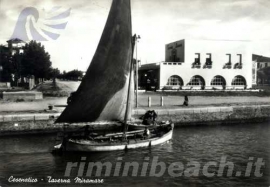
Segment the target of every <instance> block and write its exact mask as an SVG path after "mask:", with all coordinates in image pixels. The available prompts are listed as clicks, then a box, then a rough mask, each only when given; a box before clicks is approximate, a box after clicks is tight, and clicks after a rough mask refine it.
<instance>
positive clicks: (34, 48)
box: [21, 40, 52, 80]
mask: <svg viewBox="0 0 270 187" xmlns="http://www.w3.org/2000/svg"><path fill="white" fill-rule="evenodd" d="M23 50H24V53H23V54H21V56H22V57H21V68H22V69H21V73H22V76H25V77H28V76H31V75H34V76H35V78H36V80H37V79H39V78H41V79H42V80H43V79H44V78H47V77H48V76H49V74H50V71H51V65H52V63H51V61H50V55H49V53H47V52H46V51H45V48H44V46H43V45H41V43H38V42H36V41H33V40H32V41H30V42H29V43H28V44H26V45H25V46H24V48H23Z"/></svg>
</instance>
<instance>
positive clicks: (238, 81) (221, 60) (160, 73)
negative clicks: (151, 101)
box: [139, 40, 256, 89]
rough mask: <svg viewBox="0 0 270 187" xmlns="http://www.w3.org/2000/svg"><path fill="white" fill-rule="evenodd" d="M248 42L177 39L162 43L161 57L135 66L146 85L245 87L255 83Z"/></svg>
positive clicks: (202, 87) (149, 86) (185, 87)
mask: <svg viewBox="0 0 270 187" xmlns="http://www.w3.org/2000/svg"><path fill="white" fill-rule="evenodd" d="M254 63H255V62H254V61H253V60H252V51H251V42H249V41H220V40H180V41H176V42H173V43H169V44H167V45H165V61H164V62H159V63H152V64H145V65H142V66H141V67H140V68H139V87H142V88H146V89H246V88H251V87H252V84H254V83H256V80H253V79H256V75H255V74H254V73H256V70H255V71H253V67H256V64H255V65H254Z"/></svg>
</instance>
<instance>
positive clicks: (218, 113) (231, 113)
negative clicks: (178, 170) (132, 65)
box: [0, 105, 270, 136]
mask: <svg viewBox="0 0 270 187" xmlns="http://www.w3.org/2000/svg"><path fill="white" fill-rule="evenodd" d="M147 110H153V108H152V109H151V108H144V109H135V110H134V111H133V116H134V118H135V119H138V118H139V117H141V116H142V115H143V114H144V113H145V112H146V111H147ZM154 110H155V111H156V113H157V114H158V118H157V121H166V120H172V121H173V122H174V123H175V127H181V126H193V125H217V124H238V123H256V122H263V121H270V105H248V106H228V107H194V108H174V109H168V108H166V109H165V108H159V109H154ZM58 116H59V113H55V114H24V115H22V114H21V115H0V136H1V135H10V134H28V133H50V132H58V131H62V130H63V129H64V128H66V129H68V130H72V129H76V128H78V127H83V126H84V125H86V124H84V123H81V124H77V125H68V126H65V127H64V125H65V124H54V121H55V119H56V118H57V117H58ZM136 121H137V120H136ZM118 126H119V125H118ZM115 127H116V125H106V126H105V125H96V126H93V130H103V129H104V128H115Z"/></svg>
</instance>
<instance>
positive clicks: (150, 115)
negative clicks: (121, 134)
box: [142, 110, 157, 125]
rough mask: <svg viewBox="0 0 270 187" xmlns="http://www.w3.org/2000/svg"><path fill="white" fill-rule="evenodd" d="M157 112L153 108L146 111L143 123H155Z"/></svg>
mask: <svg viewBox="0 0 270 187" xmlns="http://www.w3.org/2000/svg"><path fill="white" fill-rule="evenodd" d="M156 118H157V113H156V112H155V111H154V110H149V111H147V112H146V113H145V114H144V116H143V122H142V123H143V124H144V125H155V124H156Z"/></svg>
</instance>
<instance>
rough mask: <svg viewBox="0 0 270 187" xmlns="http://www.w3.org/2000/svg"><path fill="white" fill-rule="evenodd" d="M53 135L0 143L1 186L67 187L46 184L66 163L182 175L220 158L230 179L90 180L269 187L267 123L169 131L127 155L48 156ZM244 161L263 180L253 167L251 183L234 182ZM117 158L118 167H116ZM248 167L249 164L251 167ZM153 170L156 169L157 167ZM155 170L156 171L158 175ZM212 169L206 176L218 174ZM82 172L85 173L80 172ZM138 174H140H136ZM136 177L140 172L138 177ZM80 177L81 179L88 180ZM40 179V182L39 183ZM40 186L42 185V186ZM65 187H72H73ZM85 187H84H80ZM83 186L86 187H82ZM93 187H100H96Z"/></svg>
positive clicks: (60, 174) (117, 183)
mask: <svg viewBox="0 0 270 187" xmlns="http://www.w3.org/2000/svg"><path fill="white" fill-rule="evenodd" d="M54 139H55V135H43V136H33V135H32V136H29V135H28V136H13V137H2V138H0V142H1V148H0V149H1V150H0V186H24V185H25V186H67V185H66V184H61V185H59V184H48V183H47V181H46V180H47V176H52V177H53V178H64V173H65V169H66V165H67V162H80V161H81V157H86V159H87V163H88V162H97V161H100V162H102V163H104V162H108V161H109V162H111V163H112V164H113V169H115V167H114V166H115V164H116V162H118V163H121V162H138V163H139V164H140V165H142V164H143V162H147V160H145V158H146V157H149V159H150V161H148V162H149V163H152V160H153V158H154V157H156V156H158V157H156V158H158V161H159V162H164V163H165V164H166V166H169V164H171V163H174V162H181V163H182V164H183V165H184V167H185V169H186V168H189V167H190V166H189V167H188V166H187V163H188V162H189V161H197V162H198V163H199V164H200V165H201V166H203V165H204V164H205V163H207V162H209V161H215V162H218V163H220V160H221V158H222V157H226V160H227V162H233V163H234V171H233V175H232V176H229V177H227V176H226V175H227V172H226V170H225V172H224V173H223V175H222V176H220V177H219V176H216V175H215V176H214V177H207V176H205V175H203V173H202V169H201V170H200V171H199V174H198V176H196V175H195V176H191V177H188V176H186V175H185V174H183V176H179V177H172V176H171V175H170V174H169V173H168V172H167V170H166V171H165V173H164V174H163V175H162V176H161V177H153V176H152V177H150V176H149V171H148V172H147V175H146V176H145V177H141V176H138V177H132V176H131V173H129V175H128V176H127V177H123V176H122V177H104V176H101V177H92V178H98V179H104V183H103V184H102V186H103V185H107V186H122V185H123V186H267V187H268V186H269V185H270V167H269V165H270V149H269V148H270V125H269V124H267V123H261V124H247V125H234V126H204V127H186V128H177V129H175V131H174V137H173V141H172V142H171V143H169V144H165V145H163V146H158V147H153V148H152V149H140V150H132V151H128V152H122V151H120V152H111V153H88V154H82V153H77V154H65V155H62V156H60V155H58V156H56V155H52V154H51V153H49V150H50V148H51V147H52V146H53V145H54ZM249 157H253V158H254V159H253V163H254V162H255V161H256V160H257V159H258V158H262V159H263V160H264V162H265V166H264V167H262V169H261V171H260V172H261V173H263V176H262V177H256V176H254V170H255V169H254V167H253V169H252V171H251V176H250V177H245V176H244V174H242V175H240V176H238V177H236V176H235V175H236V174H235V170H236V171H242V173H244V172H245V170H246V166H247V163H248V159H249ZM117 158H122V159H123V161H117ZM251 162H252V161H251ZM157 168H158V167H157ZM159 170H160V168H158V169H157V170H156V172H157V173H158V171H159ZM217 170H218V169H217V168H215V167H211V168H210V169H209V171H211V172H214V173H217ZM85 171H86V169H85ZM139 171H140V169H139ZM139 173H140V172H139ZM77 175H78V168H75V169H73V170H72V172H71V176H70V177H69V178H70V179H72V180H73V179H74V178H75V177H76V176H77ZM85 175H86V174H85V173H84V175H83V177H84V178H87V177H86V176H85ZM10 176H14V177H17V178H28V177H32V178H38V180H39V183H34V184H31V183H30V184H29V183H27V184H22V183H18V184H17V183H15V184H13V183H9V182H8V181H7V180H8V178H9V177H10ZM42 179H43V181H41V180H42ZM44 181H45V182H44ZM68 186H76V185H75V184H74V183H73V182H72V184H70V185H68ZM83 186H84V185H83ZM85 186H89V184H86V185H85ZM95 186H99V185H97V184H95Z"/></svg>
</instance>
